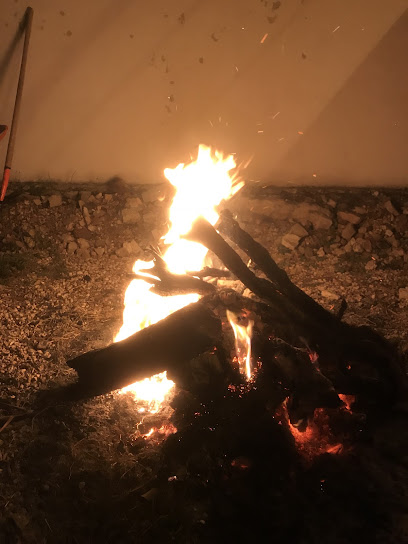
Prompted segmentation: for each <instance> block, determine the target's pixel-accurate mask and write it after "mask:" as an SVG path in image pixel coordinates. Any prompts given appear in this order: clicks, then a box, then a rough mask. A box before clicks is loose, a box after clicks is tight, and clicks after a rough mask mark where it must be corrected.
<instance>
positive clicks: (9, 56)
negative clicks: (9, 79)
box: [0, 21, 24, 87]
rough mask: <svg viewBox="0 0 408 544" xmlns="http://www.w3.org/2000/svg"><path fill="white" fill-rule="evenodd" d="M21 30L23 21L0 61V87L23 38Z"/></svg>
mask: <svg viewBox="0 0 408 544" xmlns="http://www.w3.org/2000/svg"><path fill="white" fill-rule="evenodd" d="M23 30H24V24H23V21H21V23H20V24H19V25H18V28H17V30H16V33H15V34H14V37H13V39H12V41H11V42H10V44H9V46H8V48H7V49H6V51H5V53H4V55H3V57H2V58H1V59H0V87H1V86H2V85H3V83H4V81H5V78H6V75H7V73H8V69H9V67H10V65H11V62H12V60H13V59H14V56H15V55H16V54H17V48H18V45H19V43H20V40H21V38H22V36H23Z"/></svg>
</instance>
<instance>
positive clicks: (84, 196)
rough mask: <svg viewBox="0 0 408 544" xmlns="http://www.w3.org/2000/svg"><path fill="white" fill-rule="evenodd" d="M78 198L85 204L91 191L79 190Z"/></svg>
mask: <svg viewBox="0 0 408 544" xmlns="http://www.w3.org/2000/svg"><path fill="white" fill-rule="evenodd" d="M79 194H80V197H79V198H80V200H82V202H83V203H84V204H85V203H86V202H88V200H89V198H90V196H91V195H92V193H91V191H81V192H80V193H79Z"/></svg>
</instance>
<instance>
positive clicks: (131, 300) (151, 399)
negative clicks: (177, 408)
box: [115, 145, 243, 411]
mask: <svg viewBox="0 0 408 544" xmlns="http://www.w3.org/2000/svg"><path fill="white" fill-rule="evenodd" d="M234 168H236V164H235V161H234V158H233V156H232V155H230V156H228V157H226V158H224V157H223V155H222V154H221V153H220V152H218V151H215V152H214V155H213V154H212V153H211V149H210V148H209V147H205V146H203V145H200V147H199V149H198V156H197V160H196V161H194V162H192V163H190V164H188V165H184V164H179V165H178V166H177V167H176V168H174V169H171V168H166V169H165V171H164V175H165V176H166V178H167V179H168V180H169V181H170V183H171V184H172V185H173V186H174V187H175V188H176V194H175V196H174V199H173V202H172V205H171V207H170V215H169V219H170V224H171V227H170V230H169V232H168V233H167V234H166V236H165V237H164V241H165V243H166V244H168V246H169V247H168V248H167V251H166V252H165V254H164V256H163V259H164V261H165V263H166V265H167V267H168V269H169V270H170V271H171V272H173V273H175V274H185V273H186V272H187V271H189V270H200V269H202V268H203V266H204V260H205V256H206V254H207V249H206V248H205V247H204V246H202V245H201V244H197V243H194V242H189V241H187V240H184V239H182V236H183V235H185V234H186V233H187V232H188V231H189V230H190V229H191V226H192V224H193V222H194V221H195V220H196V219H198V217H204V218H205V219H207V221H208V222H210V223H211V224H212V225H214V224H215V223H216V222H217V220H218V217H219V216H218V214H217V212H216V209H215V207H216V206H218V205H219V204H220V203H221V201H222V200H225V199H227V198H230V197H231V196H232V195H234V194H235V193H236V192H237V191H238V190H239V189H240V188H241V187H242V186H243V182H238V180H237V179H236V176H235V175H234V174H232V175H231V174H230V172H231V170H233V169H234ZM152 267H153V261H150V262H144V261H136V263H135V265H134V267H133V271H134V272H135V273H136V274H140V271H141V270H146V269H149V268H152ZM142 275H144V276H146V277H150V278H152V277H153V278H154V277H155V276H154V275H153V274H149V273H148V272H144V273H143V274H142ZM150 289H151V284H149V283H147V282H145V281H144V280H142V279H135V280H133V281H132V282H131V283H130V284H129V286H128V288H127V290H126V294H125V309H124V312H123V325H122V327H121V329H120V331H119V333H118V335H117V336H116V338H115V342H118V341H120V340H124V339H125V338H127V337H128V336H130V335H131V334H134V333H135V332H137V331H139V330H141V329H143V328H145V327H147V326H149V325H152V324H154V323H157V322H158V321H160V320H161V319H164V318H165V317H166V316H168V315H170V314H172V313H173V312H175V311H177V310H179V309H181V308H183V307H184V306H186V305H187V304H191V303H192V302H197V300H199V298H200V296H199V295H198V294H187V295H177V296H167V297H162V296H160V295H157V294H155V293H153V292H152V291H151V290H150ZM173 386H174V382H172V381H171V380H168V379H167V377H166V373H165V372H164V373H163V374H159V375H157V376H153V377H152V378H150V379H147V380H143V381H141V382H137V383H135V384H132V385H129V386H128V387H126V388H125V389H124V390H122V391H124V392H131V393H132V394H133V395H134V396H135V399H137V400H142V401H146V402H148V403H149V410H151V411H157V410H158V408H159V406H160V403H161V402H162V401H163V400H164V398H165V397H166V395H167V393H168V392H169V391H170V390H171V388H172V387H173Z"/></svg>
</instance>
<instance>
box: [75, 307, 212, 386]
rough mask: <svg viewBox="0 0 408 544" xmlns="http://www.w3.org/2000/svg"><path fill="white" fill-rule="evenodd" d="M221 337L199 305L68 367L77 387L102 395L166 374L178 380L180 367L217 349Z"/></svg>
mask: <svg viewBox="0 0 408 544" xmlns="http://www.w3.org/2000/svg"><path fill="white" fill-rule="evenodd" d="M221 337H222V328H221V322H220V320H219V319H218V318H217V317H216V316H215V314H214V313H213V312H212V311H211V310H210V309H209V308H208V306H206V305H205V304H203V303H201V302H197V303H194V304H190V305H188V306H186V307H185V308H182V309H181V310H178V311H177V312H174V313H173V314H171V315H170V316H168V317H166V318H165V319H163V320H162V321H159V322H158V323H156V324H154V325H151V326H149V327H147V328H145V329H143V330H141V331H139V332H137V333H135V334H133V335H132V336H130V337H129V338H127V339H125V340H122V341H121V342H117V343H115V344H111V345H109V346H107V347H106V348H102V349H99V350H95V351H90V352H88V353H85V354H83V355H79V356H78V357H76V358H74V359H72V360H70V361H68V362H67V364H68V366H70V367H71V368H73V369H74V370H76V372H77V373H78V378H79V384H80V385H82V386H83V387H84V388H86V389H87V391H89V392H92V394H101V393H106V392H108V391H112V390H114V389H118V388H121V387H124V386H126V385H129V384H131V383H134V382H136V381H139V380H142V379H144V378H150V377H151V376H152V375H154V374H158V373H160V372H164V371H165V370H167V373H168V377H169V378H170V379H176V380H177V377H178V376H180V375H182V374H183V368H184V365H186V364H187V363H188V362H189V361H190V360H191V359H193V358H194V357H197V356H198V355H200V354H201V353H204V352H205V351H207V350H209V349H212V348H213V347H214V346H215V345H217V344H219V343H220V340H221Z"/></svg>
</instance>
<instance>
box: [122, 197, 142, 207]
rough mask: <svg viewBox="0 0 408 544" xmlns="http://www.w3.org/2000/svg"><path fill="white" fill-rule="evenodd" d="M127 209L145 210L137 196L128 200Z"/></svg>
mask: <svg viewBox="0 0 408 544" xmlns="http://www.w3.org/2000/svg"><path fill="white" fill-rule="evenodd" d="M125 207H126V208H137V209H138V210H140V209H141V208H143V202H142V201H141V200H140V198H139V197H137V196H136V197H130V198H127V199H126V203H125Z"/></svg>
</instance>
